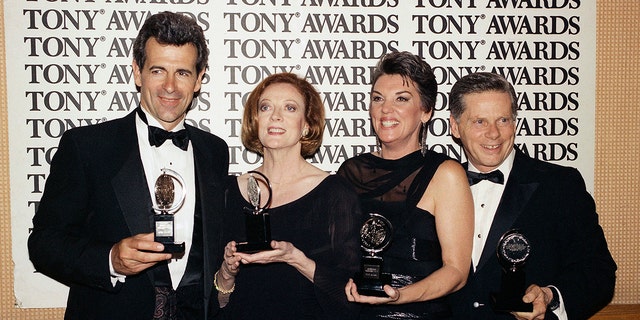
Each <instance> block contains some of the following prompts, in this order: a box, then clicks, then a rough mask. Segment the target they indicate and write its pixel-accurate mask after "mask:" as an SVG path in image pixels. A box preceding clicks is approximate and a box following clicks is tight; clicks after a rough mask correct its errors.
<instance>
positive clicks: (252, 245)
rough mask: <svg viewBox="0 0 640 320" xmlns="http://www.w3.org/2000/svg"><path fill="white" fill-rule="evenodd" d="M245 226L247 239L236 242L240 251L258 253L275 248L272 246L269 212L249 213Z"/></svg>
mask: <svg viewBox="0 0 640 320" xmlns="http://www.w3.org/2000/svg"><path fill="white" fill-rule="evenodd" d="M245 227H246V231H247V241H244V242H239V243H238V244H236V250H237V251H238V252H246V253H256V252H259V251H266V250H273V248H271V223H270V220H269V215H268V214H247V215H246V216H245Z"/></svg>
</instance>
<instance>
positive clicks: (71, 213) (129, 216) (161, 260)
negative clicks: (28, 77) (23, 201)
mask: <svg viewBox="0 0 640 320" xmlns="http://www.w3.org/2000/svg"><path fill="white" fill-rule="evenodd" d="M133 55H134V60H133V75H134V78H135V84H136V86H137V88H138V89H139V92H140V106H139V107H138V108H137V109H136V110H135V111H133V112H131V113H130V114H129V115H127V116H125V117H124V118H120V119H116V120H112V121H108V122H105V123H102V124H98V125H94V126H89V127H82V128H76V129H71V130H69V131H67V132H65V134H64V135H63V136H62V138H61V140H60V144H59V147H58V151H57V152H56V154H55V156H54V158H53V161H52V163H51V173H50V175H49V177H48V178H47V183H46V187H45V191H44V194H43V196H42V200H41V202H40V206H39V209H38V210H37V212H36V215H35V217H34V218H33V232H32V233H31V235H30V237H29V243H28V245H29V255H30V258H31V261H32V262H33V264H34V266H35V268H36V270H37V271H39V272H42V273H44V274H46V275H48V276H50V277H52V278H54V279H56V280H58V281H60V282H62V283H64V284H67V285H68V286H69V287H70V292H69V297H68V302H67V308H66V314H65V319H108V320H114V319H128V320H129V319H145V320H149V319H209V318H213V317H214V316H215V315H216V313H217V311H218V309H219V308H218V306H217V292H216V289H215V286H214V285H213V279H212V278H213V273H214V272H215V270H216V269H217V266H218V265H220V263H221V261H220V260H219V257H220V256H221V253H220V252H218V250H219V247H220V245H219V240H218V239H219V237H220V235H221V231H220V226H221V222H220V220H221V217H220V213H219V208H221V207H222V190H223V189H222V185H221V183H222V181H223V178H224V177H225V176H226V175H227V171H228V158H229V155H228V148H227V144H226V143H225V142H224V141H223V140H222V139H220V138H218V137H216V136H214V135H212V134H210V133H206V132H204V131H202V130H199V129H197V128H194V127H192V126H190V125H188V124H186V123H185V115H186V113H187V111H188V110H189V109H190V107H191V106H192V101H193V98H194V97H195V96H196V95H197V94H198V93H199V91H200V87H201V84H202V79H203V76H204V73H205V69H206V65H207V59H208V51H207V45H206V40H205V37H204V34H203V30H202V28H201V27H200V26H198V24H197V23H196V22H195V21H194V20H193V19H191V18H188V17H186V16H184V15H180V14H175V13H170V12H161V13H158V14H155V15H152V16H150V17H149V18H148V19H147V20H146V22H145V24H144V25H143V26H142V28H141V29H140V32H139V34H138V36H137V38H136V40H135V42H134V46H133ZM165 139H168V141H166V142H165ZM163 169H168V170H171V171H170V172H171V173H172V175H173V176H174V177H176V178H178V177H180V178H181V179H178V180H177V181H178V182H180V180H182V182H180V183H183V185H182V186H180V187H177V186H174V188H175V189H174V191H173V192H177V191H179V189H180V190H184V191H185V192H186V196H185V198H184V199H185V200H184V203H182V204H181V206H179V208H177V209H175V210H176V211H175V212H173V213H174V224H175V235H174V236H175V239H176V241H177V242H185V247H184V252H183V253H180V252H178V253H164V252H163V251H165V250H164V249H165V246H164V245H163V244H162V243H160V242H156V241H154V234H153V230H154V227H153V225H154V224H153V221H154V218H153V217H154V213H155V211H154V209H153V207H154V204H156V205H160V204H158V203H157V202H158V201H162V199H161V198H157V197H156V192H157V191H155V183H156V179H157V178H158V177H159V176H160V175H161V173H162V172H163V171H162V170H163ZM172 180H173V179H172ZM174 183H175V182H174ZM175 198H176V199H178V198H179V195H175ZM166 200H170V199H166ZM169 202H171V201H169Z"/></svg>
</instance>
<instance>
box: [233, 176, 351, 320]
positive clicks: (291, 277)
mask: <svg viewBox="0 0 640 320" xmlns="http://www.w3.org/2000/svg"><path fill="white" fill-rule="evenodd" d="M229 181H230V183H229V185H228V188H227V191H226V199H227V204H226V208H225V216H224V219H225V220H224V240H225V241H223V243H225V244H226V243H227V242H229V241H231V240H236V241H242V240H244V239H245V227H244V214H245V213H244V211H243V208H245V207H251V205H250V204H249V203H248V202H247V201H246V200H245V199H244V198H243V197H242V194H241V193H240V190H239V188H238V182H237V178H236V177H230V180H229ZM268 212H269V215H270V220H271V233H272V238H273V239H274V240H279V241H288V242H291V243H292V244H293V245H295V246H296V247H297V248H298V249H300V250H302V251H303V252H304V253H305V255H306V256H307V257H309V258H310V259H312V260H314V261H315V263H316V272H315V276H314V279H313V280H314V282H313V283H312V282H311V281H309V280H308V279H307V278H305V277H304V276H303V275H302V274H300V272H298V271H297V270H296V269H295V268H294V267H292V266H289V265H287V264H285V263H271V264H255V265H242V266H241V267H240V272H239V273H238V276H237V277H236V283H235V284H236V287H235V291H234V292H233V293H232V294H231V296H230V300H229V304H228V305H227V306H226V307H224V308H223V310H224V315H225V318H226V319H249V320H254V319H354V318H357V312H358V310H359V309H360V307H359V306H358V305H356V304H354V303H349V302H348V301H347V299H346V296H345V293H344V286H345V284H346V283H347V281H348V279H349V277H351V276H352V275H353V274H354V272H356V271H357V270H358V268H359V263H360V244H359V228H360V222H361V220H362V217H361V212H360V207H359V203H358V198H357V195H356V194H355V193H354V191H353V188H352V187H351V186H350V185H349V184H348V183H347V182H346V181H345V180H344V179H343V178H341V177H338V176H335V175H331V176H328V177H326V178H325V179H324V180H323V181H322V182H321V183H320V184H319V185H318V186H316V187H315V188H314V189H313V190H311V191H310V192H309V193H307V194H306V195H304V196H302V197H301V198H299V199H297V200H295V201H293V202H290V203H287V204H284V205H281V206H278V207H276V208H271V209H269V210H268Z"/></svg>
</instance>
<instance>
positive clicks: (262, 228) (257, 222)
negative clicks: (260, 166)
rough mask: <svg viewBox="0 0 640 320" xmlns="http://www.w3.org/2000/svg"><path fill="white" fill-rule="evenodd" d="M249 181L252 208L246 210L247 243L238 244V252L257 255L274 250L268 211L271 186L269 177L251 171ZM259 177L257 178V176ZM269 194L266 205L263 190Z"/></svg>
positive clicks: (248, 193)
mask: <svg viewBox="0 0 640 320" xmlns="http://www.w3.org/2000/svg"><path fill="white" fill-rule="evenodd" d="M248 174H249V177H248V180H247V197H248V198H249V203H250V204H251V206H252V207H251V208H245V217H244V218H245V220H244V222H245V230H246V241H243V242H238V243H237V245H236V250H237V251H239V252H246V253H255V252H259V251H265V250H272V248H271V224H270V220H269V213H268V212H267V211H266V209H267V208H269V206H270V205H271V185H270V183H269V179H267V177H266V176H265V175H264V174H262V173H260V172H258V171H249V172H248ZM254 174H255V175H257V176H258V177H257V178H256V176H255V175H254ZM261 186H262V187H263V188H265V189H266V190H267V192H268V198H267V201H266V202H265V204H264V205H262V206H261V205H260V203H261V200H262V188H261Z"/></svg>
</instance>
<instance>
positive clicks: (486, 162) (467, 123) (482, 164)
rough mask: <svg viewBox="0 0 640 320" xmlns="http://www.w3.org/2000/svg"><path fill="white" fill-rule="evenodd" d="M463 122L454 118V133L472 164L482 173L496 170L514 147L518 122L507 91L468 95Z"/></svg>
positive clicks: (452, 125) (464, 101)
mask: <svg viewBox="0 0 640 320" xmlns="http://www.w3.org/2000/svg"><path fill="white" fill-rule="evenodd" d="M462 102H463V105H464V112H463V113H462V115H461V116H460V123H456V121H455V120H454V119H453V117H451V119H450V123H451V133H452V134H453V136H454V137H456V138H459V139H460V140H461V141H462V145H463V146H464V150H465V154H466V155H467V159H468V160H469V162H470V163H471V164H473V165H474V166H475V167H476V168H477V169H478V170H480V171H481V172H489V171H492V170H494V169H496V168H497V167H498V166H500V164H502V162H503V161H504V160H505V159H506V158H507V156H508V155H509V153H510V152H511V150H512V149H513V143H514V140H515V136H516V123H515V121H514V120H513V118H512V114H511V99H510V96H509V94H508V93H506V92H497V91H487V92H482V93H472V94H467V95H465V96H464V98H463V101H462Z"/></svg>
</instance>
